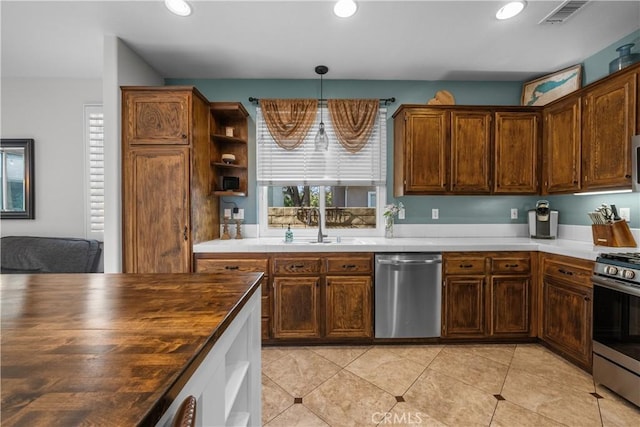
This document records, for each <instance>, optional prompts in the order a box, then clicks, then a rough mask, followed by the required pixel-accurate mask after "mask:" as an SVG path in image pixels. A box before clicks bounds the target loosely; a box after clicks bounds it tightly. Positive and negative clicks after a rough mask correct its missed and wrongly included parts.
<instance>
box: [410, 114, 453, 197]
mask: <svg viewBox="0 0 640 427" xmlns="http://www.w3.org/2000/svg"><path fill="white" fill-rule="evenodd" d="M405 120H406V128H405V135H404V137H405V139H406V145H405V155H404V158H405V164H404V170H405V176H404V180H405V182H404V187H405V192H406V194H435V193H444V192H446V191H447V158H448V155H447V153H448V152H449V144H448V142H447V141H448V131H447V128H448V125H447V112H446V111H438V110H433V111H421V112H411V113H407V114H406V116H405Z"/></svg>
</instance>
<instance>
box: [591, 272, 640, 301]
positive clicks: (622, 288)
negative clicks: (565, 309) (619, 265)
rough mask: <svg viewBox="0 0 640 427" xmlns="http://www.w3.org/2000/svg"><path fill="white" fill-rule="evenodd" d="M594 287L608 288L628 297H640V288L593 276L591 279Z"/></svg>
mask: <svg viewBox="0 0 640 427" xmlns="http://www.w3.org/2000/svg"><path fill="white" fill-rule="evenodd" d="M591 281H592V282H593V285H594V286H602V287H603V288H609V289H611V290H614V291H618V292H622V293H625V294H629V295H635V296H637V297H640V288H637V287H635V286H630V285H623V284H620V283H618V282H617V281H615V280H611V279H607V278H606V277H597V276H594V277H592V278H591Z"/></svg>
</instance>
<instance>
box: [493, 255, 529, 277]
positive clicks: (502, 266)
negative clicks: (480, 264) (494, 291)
mask: <svg viewBox="0 0 640 427" xmlns="http://www.w3.org/2000/svg"><path fill="white" fill-rule="evenodd" d="M529 271H531V259H530V258H529V257H508V258H506V257H505V258H496V257H493V258H492V259H491V273H492V274H509V273H528V272H529Z"/></svg>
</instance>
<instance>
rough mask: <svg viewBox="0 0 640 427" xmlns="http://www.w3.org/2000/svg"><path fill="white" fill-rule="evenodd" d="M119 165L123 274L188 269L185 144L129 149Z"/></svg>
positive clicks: (184, 270) (187, 193) (174, 271)
mask: <svg viewBox="0 0 640 427" xmlns="http://www.w3.org/2000/svg"><path fill="white" fill-rule="evenodd" d="M123 168H124V169H123V181H124V182H123V184H124V185H123V187H124V194H123V240H124V247H123V256H124V263H123V264H124V265H123V272H125V273H188V272H189V271H190V266H191V238H190V232H189V148H187V147H176V148H168V147H167V148H158V149H149V148H141V149H134V150H131V151H129V152H128V153H127V156H126V162H125V163H124V165H123Z"/></svg>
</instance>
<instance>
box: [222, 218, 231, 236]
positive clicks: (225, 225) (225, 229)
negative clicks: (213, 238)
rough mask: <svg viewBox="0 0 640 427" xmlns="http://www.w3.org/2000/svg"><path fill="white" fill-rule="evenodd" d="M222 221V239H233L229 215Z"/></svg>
mask: <svg viewBox="0 0 640 427" xmlns="http://www.w3.org/2000/svg"><path fill="white" fill-rule="evenodd" d="M222 221H223V225H222V236H220V240H229V239H231V235H230V234H229V217H226V216H225V217H224V219H223V220H222Z"/></svg>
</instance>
